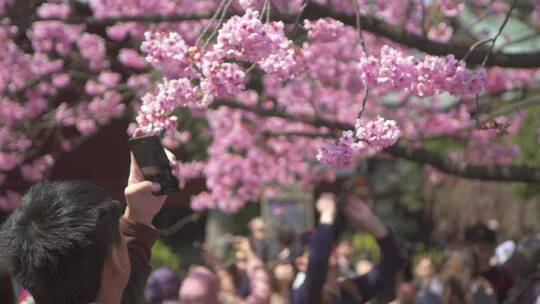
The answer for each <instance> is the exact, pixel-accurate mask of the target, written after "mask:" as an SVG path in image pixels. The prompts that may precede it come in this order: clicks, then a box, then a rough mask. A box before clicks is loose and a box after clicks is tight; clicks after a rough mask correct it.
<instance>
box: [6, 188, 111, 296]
mask: <svg viewBox="0 0 540 304" xmlns="http://www.w3.org/2000/svg"><path fill="white" fill-rule="evenodd" d="M121 211H122V210H121V206H120V204H119V203H118V202H116V201H114V200H112V199H111V198H109V196H108V195H107V194H106V193H105V192H104V191H103V190H102V189H100V188H99V187H97V186H94V185H92V184H88V183H82V182H52V183H40V184H36V185H34V186H32V187H31V188H30V190H28V192H27V193H26V194H25V196H24V197H23V201H22V204H21V206H20V207H19V208H18V209H16V210H15V211H13V213H12V214H11V215H10V216H9V218H8V219H7V221H6V222H5V223H4V225H3V226H2V230H1V232H0V257H1V258H2V259H3V260H4V261H5V262H6V264H7V266H8V267H9V269H10V271H11V272H12V274H13V275H14V277H15V279H16V280H17V281H18V282H19V283H20V284H21V285H22V286H23V287H25V288H26V289H28V290H29V291H30V293H31V294H32V295H33V297H34V299H35V300H36V302H37V303H40V304H42V303H45V304H47V303H55V304H63V303H88V302H93V301H95V300H96V297H97V296H98V292H99V289H100V286H101V276H102V270H103V266H104V262H105V259H106V256H107V253H108V250H109V249H110V247H111V246H112V245H114V244H118V243H119V242H120V241H121V236H120V230H119V227H118V219H119V217H120V215H121Z"/></svg>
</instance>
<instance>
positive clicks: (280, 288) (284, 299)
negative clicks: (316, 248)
mask: <svg viewBox="0 0 540 304" xmlns="http://www.w3.org/2000/svg"><path fill="white" fill-rule="evenodd" d="M294 276H295V270H294V266H293V265H292V264H290V263H286V262H283V263H278V264H277V265H275V266H274V269H273V270H272V281H273V284H272V285H273V289H274V292H273V293H272V298H271V301H270V303H271V304H287V303H289V298H290V296H291V285H292V282H293V280H294Z"/></svg>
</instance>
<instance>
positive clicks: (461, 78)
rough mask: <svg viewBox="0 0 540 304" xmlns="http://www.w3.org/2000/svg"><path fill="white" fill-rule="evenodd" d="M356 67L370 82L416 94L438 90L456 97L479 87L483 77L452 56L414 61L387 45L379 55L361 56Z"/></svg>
mask: <svg viewBox="0 0 540 304" xmlns="http://www.w3.org/2000/svg"><path fill="white" fill-rule="evenodd" d="M360 69H361V70H362V72H363V74H364V80H365V81H366V82H367V83H369V84H370V85H373V86H379V87H383V88H387V89H389V90H397V91H400V90H407V91H409V92H411V93H412V94H414V95H416V96H418V97H431V96H433V95H436V94H440V93H442V92H448V93H450V94H452V95H454V96H459V97H462V96H471V95H475V94H478V93H480V92H481V91H482V90H483V88H484V83H485V80H486V77H487V74H486V71H485V70H484V69H480V70H478V71H471V70H469V69H467V67H466V65H465V62H463V61H460V60H457V59H455V58H454V56H453V55H448V56H446V57H436V56H425V57H424V58H423V60H418V59H416V58H415V57H413V56H405V55H404V54H403V53H402V52H400V51H399V50H397V49H394V48H392V47H390V46H387V45H385V46H383V47H382V48H381V51H380V54H379V56H377V57H375V56H369V57H366V58H363V59H362V60H361V62H360Z"/></svg>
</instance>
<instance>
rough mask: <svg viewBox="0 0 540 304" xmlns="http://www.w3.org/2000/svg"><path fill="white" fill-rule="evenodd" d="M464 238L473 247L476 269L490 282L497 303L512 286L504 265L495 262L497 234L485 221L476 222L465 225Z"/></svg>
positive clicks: (508, 272) (509, 275) (510, 277)
mask: <svg viewBox="0 0 540 304" xmlns="http://www.w3.org/2000/svg"><path fill="white" fill-rule="evenodd" d="M465 239H466V240H467V241H468V242H469V244H470V245H471V246H472V247H473V249H474V258H475V261H476V266H477V269H476V271H477V272H478V273H479V274H480V275H481V276H482V277H484V278H485V279H486V280H487V281H488V282H489V283H490V284H491V287H492V288H493V290H494V291H495V293H496V294H497V299H498V300H499V303H502V301H503V300H504V299H505V298H506V293H507V292H508V290H509V289H510V288H511V287H512V284H513V278H512V276H511V274H510V271H509V270H508V267H506V266H505V265H497V264H496V263H495V258H494V255H495V248H496V247H497V234H496V232H495V230H493V229H491V228H489V227H488V226H487V225H486V224H485V223H483V222H478V223H476V224H474V225H471V226H469V227H467V229H466V230H465Z"/></svg>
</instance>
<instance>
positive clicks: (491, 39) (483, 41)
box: [461, 38, 493, 61]
mask: <svg viewBox="0 0 540 304" xmlns="http://www.w3.org/2000/svg"><path fill="white" fill-rule="evenodd" d="M491 41H493V38H486V39H483V40H479V41H477V42H475V43H474V44H473V45H471V47H470V48H469V51H467V54H465V56H463V58H462V59H461V60H463V61H467V59H468V58H469V56H470V55H471V54H472V52H473V51H474V50H475V49H476V48H478V47H479V46H481V45H482V44H485V43H488V42H491Z"/></svg>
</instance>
